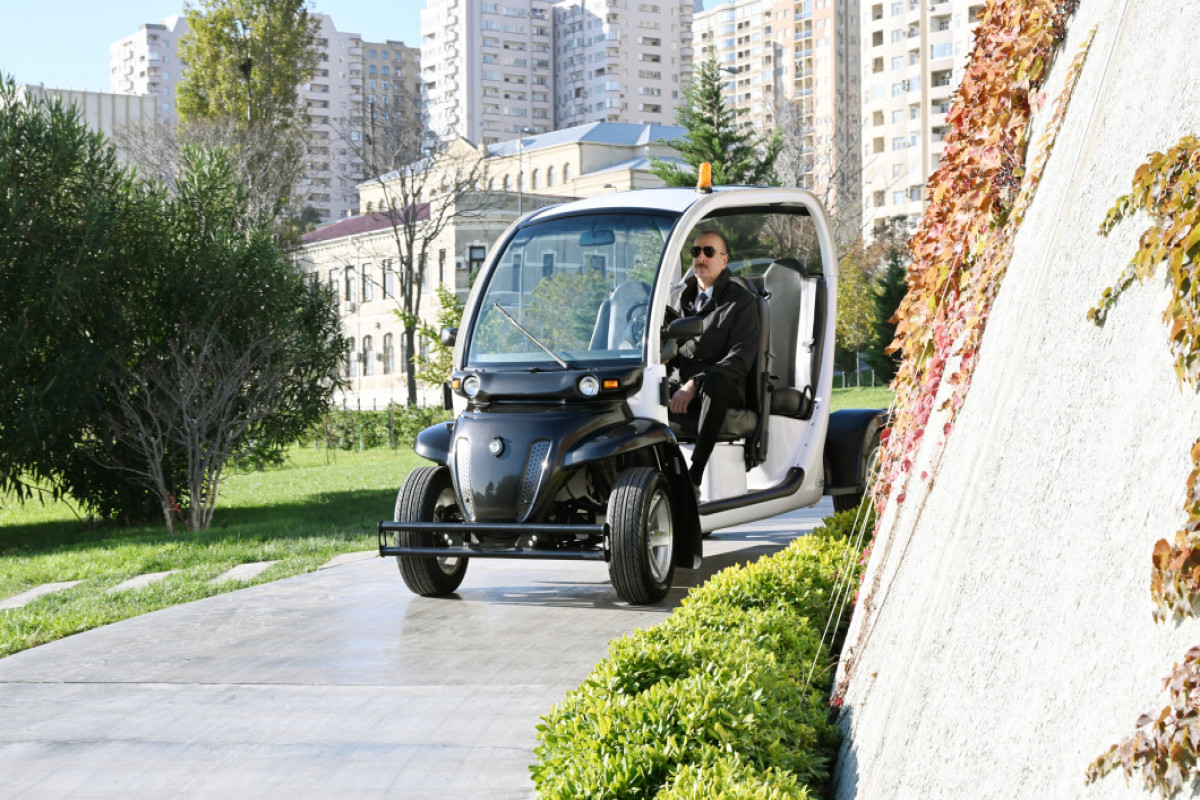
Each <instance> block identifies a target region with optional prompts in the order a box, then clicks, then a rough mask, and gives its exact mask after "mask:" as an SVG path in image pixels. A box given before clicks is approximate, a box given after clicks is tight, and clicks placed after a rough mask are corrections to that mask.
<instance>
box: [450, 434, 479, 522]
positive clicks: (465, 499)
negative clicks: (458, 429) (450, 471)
mask: <svg viewBox="0 0 1200 800" xmlns="http://www.w3.org/2000/svg"><path fill="white" fill-rule="evenodd" d="M454 468H455V469H456V470H458V493H459V494H460V495H461V496H462V503H463V512H464V513H465V514H466V515H467V519H471V520H473V519H475V495H474V494H473V493H472V492H471V443H470V442H469V441H467V440H466V439H459V440H458V443H457V444H455V446H454Z"/></svg>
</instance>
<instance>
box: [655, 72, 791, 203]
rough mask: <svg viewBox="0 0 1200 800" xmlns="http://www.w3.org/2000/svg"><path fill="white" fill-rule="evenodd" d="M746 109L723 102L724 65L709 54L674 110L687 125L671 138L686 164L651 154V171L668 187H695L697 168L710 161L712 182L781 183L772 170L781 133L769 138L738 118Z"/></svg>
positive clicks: (678, 117) (681, 123)
mask: <svg viewBox="0 0 1200 800" xmlns="http://www.w3.org/2000/svg"><path fill="white" fill-rule="evenodd" d="M744 112H745V109H740V108H732V107H730V106H728V105H727V104H726V103H725V89H724V86H723V82H722V80H721V68H720V66H719V65H718V63H717V59H716V55H715V54H712V53H710V54H709V57H708V58H707V59H706V60H705V61H704V62H703V63H702V64H701V65H700V69H699V71H698V72H697V73H696V75H695V76H694V78H693V80H692V81H691V82H690V83H689V84H688V85H687V86H686V87H684V90H683V103H682V104H680V105H679V107H678V108H677V109H676V110H675V120H676V121H677V122H678V123H679V125H681V126H682V127H684V128H687V135H686V136H684V137H683V138H682V139H673V140H671V141H670V142H668V144H670V145H671V146H672V147H674V148H675V149H676V150H678V151H679V153H680V155H681V156H682V157H683V160H684V162H685V163H686V164H687V166H686V167H684V166H681V165H679V164H677V163H674V162H670V161H663V160H660V159H652V161H651V166H650V169H651V171H653V172H654V174H655V175H657V176H658V177H659V178H660V179H662V181H663V183H665V184H666V185H667V186H695V185H696V173H697V169H698V167H699V166H700V164H701V163H703V162H705V161H707V162H709V163H710V164H712V179H713V183H714V184H725V185H730V184H744V185H755V184H760V185H761V184H765V185H769V186H775V185H778V183H779V182H778V180H777V179H776V177H775V172H774V169H775V158H776V157H777V156H778V155H779V150H780V148H781V147H782V145H783V142H782V139H781V138H780V135H779V132H778V131H775V133H773V134H772V135H771V137H770V138H766V139H764V138H763V137H760V136H758V135H756V134H755V133H754V132H753V130H752V129H751V128H750V125H749V124H748V123H745V122H742V121H741V120H740V119H739V117H741V115H742V114H743V113H744Z"/></svg>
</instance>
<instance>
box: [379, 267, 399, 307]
mask: <svg viewBox="0 0 1200 800" xmlns="http://www.w3.org/2000/svg"><path fill="white" fill-rule="evenodd" d="M380 269H382V270H383V296H384V298H385V299H387V300H391V299H392V298H394V297H395V296H396V270H394V269H392V262H391V261H385V262H383V266H382V267H380Z"/></svg>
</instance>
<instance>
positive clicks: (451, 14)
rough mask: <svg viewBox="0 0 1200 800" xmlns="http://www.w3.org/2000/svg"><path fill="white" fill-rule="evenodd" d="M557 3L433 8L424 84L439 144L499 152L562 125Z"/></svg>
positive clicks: (428, 11)
mask: <svg viewBox="0 0 1200 800" xmlns="http://www.w3.org/2000/svg"><path fill="white" fill-rule="evenodd" d="M550 9H551V2H550V0H504V2H485V0H427V2H426V5H425V8H424V10H422V11H421V80H422V90H423V92H424V96H423V103H424V105H425V108H426V112H427V117H426V120H427V123H428V125H429V128H430V130H432V131H433V133H434V134H436V135H437V136H439V137H441V138H444V139H449V138H454V137H457V136H461V137H463V138H466V139H467V140H469V141H471V142H475V143H477V144H485V145H486V144H493V143H495V142H501V141H505V140H507V139H513V138H516V137H517V136H520V135H522V134H523V133H526V134H527V133H544V132H546V131H549V130H551V129H552V127H553V125H554V104H553V103H554V98H553V94H552V92H553V85H554V70H553V65H552V60H553V51H554V30H553V20H552V15H551V10H550Z"/></svg>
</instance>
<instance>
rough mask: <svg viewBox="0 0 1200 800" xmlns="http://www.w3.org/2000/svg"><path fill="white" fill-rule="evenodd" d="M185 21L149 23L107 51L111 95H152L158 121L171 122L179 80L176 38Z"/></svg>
mask: <svg viewBox="0 0 1200 800" xmlns="http://www.w3.org/2000/svg"><path fill="white" fill-rule="evenodd" d="M185 31H187V21H186V20H184V18H183V17H181V16H180V15H179V14H173V15H171V16H169V17H167V18H166V19H164V20H163V21H162V22H150V23H147V24H145V25H143V26H142V27H141V28H139V29H138V30H137V32H136V33H131V34H130V35H129V36H126V37H125V38H124V39H121V40H120V41H117V42H113V43H112V44H111V45H109V48H108V68H109V76H108V87H109V89H111V90H112V91H113V92H114V93H115V94H138V95H154V96H156V97H158V98H159V101H158V103H159V119H161V120H163V121H164V122H174V120H175V83H176V82H177V81H178V80H179V79H180V78H181V77H182V73H183V63H182V62H181V61H180V60H179V37H180V36H182V35H183V34H184V32H185Z"/></svg>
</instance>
